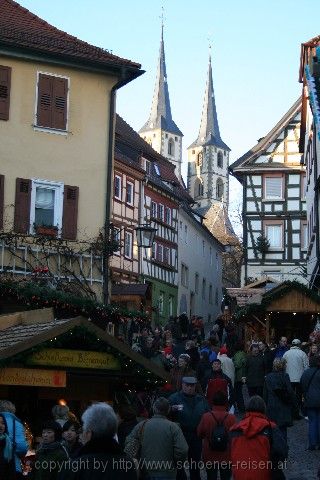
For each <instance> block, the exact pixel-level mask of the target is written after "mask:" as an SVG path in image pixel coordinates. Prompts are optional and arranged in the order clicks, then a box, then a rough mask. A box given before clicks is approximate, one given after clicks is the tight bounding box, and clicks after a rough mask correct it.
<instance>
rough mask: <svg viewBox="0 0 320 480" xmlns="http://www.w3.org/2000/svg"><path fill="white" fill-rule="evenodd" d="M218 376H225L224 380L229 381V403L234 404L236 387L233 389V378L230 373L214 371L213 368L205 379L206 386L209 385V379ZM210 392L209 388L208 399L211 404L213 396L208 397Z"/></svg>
mask: <svg viewBox="0 0 320 480" xmlns="http://www.w3.org/2000/svg"><path fill="white" fill-rule="evenodd" d="M216 378H223V379H224V380H226V381H227V383H228V403H229V406H231V405H233V404H234V402H235V398H234V389H233V386H232V382H231V379H230V378H229V377H228V375H226V374H225V373H223V372H222V370H220V371H219V372H214V371H213V370H212V369H211V372H210V375H209V376H208V377H207V378H206V380H205V383H206V388H207V387H208V383H209V381H210V380H214V379H216ZM208 393H209V392H208V390H207V392H206V395H207V399H208V402H209V404H210V405H211V402H212V398H208Z"/></svg>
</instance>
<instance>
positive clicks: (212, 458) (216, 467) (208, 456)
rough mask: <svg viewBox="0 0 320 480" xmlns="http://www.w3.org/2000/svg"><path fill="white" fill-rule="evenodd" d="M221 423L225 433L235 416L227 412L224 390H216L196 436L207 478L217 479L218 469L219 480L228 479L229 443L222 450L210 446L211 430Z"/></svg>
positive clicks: (229, 476)
mask: <svg viewBox="0 0 320 480" xmlns="http://www.w3.org/2000/svg"><path fill="white" fill-rule="evenodd" d="M218 422H219V424H220V425H221V424H223V425H224V427H225V431H226V433H228V432H229V430H230V428H231V427H232V425H234V424H235V423H236V417H235V416H234V415H231V414H229V413H228V398H227V395H226V393H225V392H222V391H218V392H216V393H215V394H214V395H213V398H212V412H207V413H205V414H204V415H203V416H202V418H201V420H200V423H199V425H198V429H197V433H198V437H200V438H202V459H203V461H204V463H205V465H206V471H207V479H208V480H217V478H218V471H220V479H221V480H230V478H231V466H230V443H229V442H228V445H227V448H226V449H225V450H223V451H217V450H214V449H213V448H212V445H211V439H212V432H213V430H214V429H215V428H216V426H217V423H218Z"/></svg>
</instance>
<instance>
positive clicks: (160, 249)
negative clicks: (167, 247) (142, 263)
mask: <svg viewBox="0 0 320 480" xmlns="http://www.w3.org/2000/svg"><path fill="white" fill-rule="evenodd" d="M157 260H158V262H163V246H162V245H160V244H159V243H158V244H157Z"/></svg>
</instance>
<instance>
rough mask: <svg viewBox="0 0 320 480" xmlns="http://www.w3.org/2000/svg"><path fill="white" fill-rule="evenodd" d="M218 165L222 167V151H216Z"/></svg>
mask: <svg viewBox="0 0 320 480" xmlns="http://www.w3.org/2000/svg"><path fill="white" fill-rule="evenodd" d="M217 163H218V167H219V168H222V167H223V155H222V152H218V162H217Z"/></svg>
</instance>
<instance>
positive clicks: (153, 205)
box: [151, 202, 157, 218]
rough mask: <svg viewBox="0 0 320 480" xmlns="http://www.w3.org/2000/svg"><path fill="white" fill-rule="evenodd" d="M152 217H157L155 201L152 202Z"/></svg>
mask: <svg viewBox="0 0 320 480" xmlns="http://www.w3.org/2000/svg"><path fill="white" fill-rule="evenodd" d="M151 217H153V218H157V204H156V203H155V202H151Z"/></svg>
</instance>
